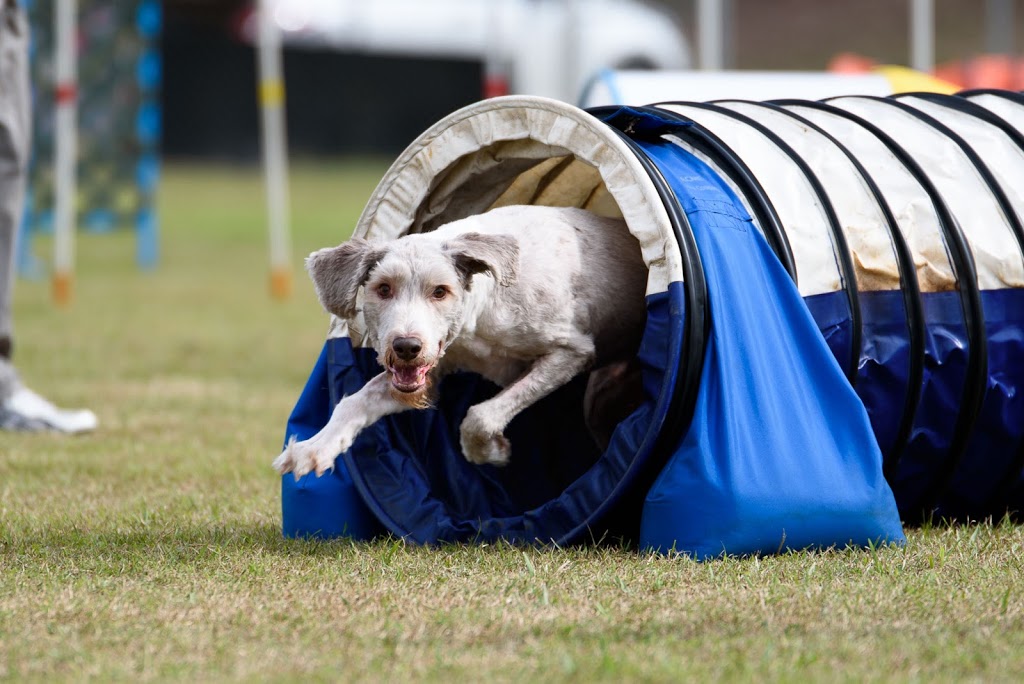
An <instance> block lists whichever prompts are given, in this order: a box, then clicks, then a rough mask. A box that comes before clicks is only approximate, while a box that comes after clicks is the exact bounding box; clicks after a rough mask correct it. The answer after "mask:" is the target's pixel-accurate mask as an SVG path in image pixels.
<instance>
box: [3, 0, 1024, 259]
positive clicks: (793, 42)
mask: <svg viewBox="0 0 1024 684" xmlns="http://www.w3.org/2000/svg"><path fill="white" fill-rule="evenodd" d="M59 2H60V0H58V2H50V1H45V2H44V1H40V0H32V1H30V2H29V3H28V6H29V10H30V17H31V22H32V26H33V36H34V51H33V52H34V54H33V64H34V73H35V85H36V96H35V103H36V116H35V121H36V139H35V145H34V164H33V182H32V188H33V192H32V196H31V201H30V207H29V208H30V211H29V214H28V217H27V221H26V231H27V233H29V235H28V236H27V238H28V239H27V240H25V241H24V245H25V248H24V249H23V258H22V259H21V267H22V268H21V270H22V272H23V273H25V274H29V275H31V274H35V275H39V274H40V273H41V272H43V271H45V263H44V262H45V259H44V260H43V261H42V262H41V261H40V260H39V258H38V257H37V256H35V255H34V254H33V252H32V251H31V250H30V247H29V245H30V243H31V237H32V235H31V233H32V232H33V231H36V232H40V233H46V232H47V231H50V230H52V223H53V203H54V197H53V186H54V179H53V170H52V169H53V163H52V159H53V149H54V137H55V128H54V124H53V120H54V117H53V109H54V106H53V104H54V98H53V93H54V91H55V75H54V67H53V64H54V54H55V52H54V51H55V45H54V39H53V35H54V30H53V26H54V9H53V8H54V7H55V6H57V5H58V4H59ZM257 5H258V3H257V1H256V0H163V1H162V2H161V1H160V0H117V1H116V2H115V1H113V0H79V2H77V8H76V16H77V29H76V31H77V32H76V39H77V45H76V52H77V58H78V67H77V76H78V91H77V92H78V94H79V97H78V102H77V107H78V109H77V123H78V129H79V134H78V136H77V155H78V160H79V162H78V178H79V183H78V187H77V190H76V208H77V216H78V221H77V224H78V227H79V228H83V229H86V230H91V231H97V232H102V231H107V230H111V229H113V228H115V227H119V226H132V227H134V228H135V229H136V231H137V232H138V233H139V235H140V244H139V247H138V250H137V255H136V258H137V260H138V261H139V263H140V264H141V265H143V266H153V265H155V264H156V263H157V262H158V255H159V237H158V226H159V216H158V214H157V213H156V210H155V202H156V198H157V191H158V183H159V179H160V167H161V164H171V165H174V164H196V163H200V164H210V163H219V164H230V165H235V166H238V165H242V166H245V165H255V164H257V163H258V162H259V160H260V159H261V129H260V110H259V100H258V97H257V93H258V89H257V85H258V82H259V78H260V77H259V75H258V73H257V63H258V59H257V55H256V46H257V44H258V43H259V30H258V21H257V18H258V12H257ZM266 6H267V11H268V14H269V15H271V23H272V25H273V28H274V30H275V31H276V33H277V39H279V40H280V42H281V45H282V47H281V49H280V54H281V61H282V63H283V73H282V77H283V83H284V84H285V86H284V91H283V92H284V96H283V99H282V102H281V104H283V105H284V110H283V111H284V117H283V121H284V128H285V131H286V140H287V152H286V153H285V154H286V157H287V158H291V159H293V160H299V161H300V162H301V160H320V161H323V160H337V159H344V158H353V157H359V158H367V157H371V158H376V159H379V160H387V159H389V158H391V157H393V156H394V155H396V154H397V153H398V152H399V151H401V150H402V149H403V148H404V147H405V146H406V145H407V144H408V143H409V142H410V141H411V140H412V139H413V138H415V137H416V136H417V135H418V134H419V133H421V132H422V131H424V130H425V129H426V128H427V127H429V126H430V125H431V124H432V123H434V122H435V121H437V120H438V119H440V118H441V117H443V116H444V115H446V114H448V113H449V112H451V111H453V110H455V109H457V108H459V107H461V106H464V105H466V104H469V103H471V102H474V101H476V100H479V99H481V98H482V97H486V96H490V95H496V94H504V93H508V92H511V93H529V94H538V95H546V96H551V97H557V98H559V99H562V100H566V101H570V102H580V100H581V97H583V94H584V93H585V92H586V91H587V86H588V84H591V85H592V84H593V83H594V81H595V79H598V78H600V75H601V74H602V73H606V72H603V71H602V70H651V71H658V70H670V71H674V72H681V73H687V72H688V71H691V70H698V69H699V70H704V71H707V70H720V69H723V70H729V71H734V70H739V71H746V70H756V71H781V72H793V71H799V72H817V73H823V72H829V73H836V72H842V73H851V72H856V73H871V72H872V70H873V69H876V68H877V67H878V65H886V64H893V65H909V66H914V67H917V68H918V69H920V70H922V71H926V72H932V73H934V74H936V75H937V76H938V77H940V78H942V79H944V80H946V81H948V82H950V83H952V84H954V85H956V86H958V87H1000V88H1011V89H1020V88H1022V87H1024V62H1022V61H1021V59H1020V58H1019V57H1018V54H1019V46H1022V45H1024V0H927V1H922V0H858V1H856V2H848V1H844V0H673V1H669V0H666V1H664V2H653V1H648V0H429V1H423V0H267V2H266ZM915 18H916V19H920V22H922V26H923V29H922V28H921V27H915V26H914V20H915ZM915 31H916V33H915ZM921 36H924V38H921ZM733 95H734V96H739V97H742V96H743V92H737V93H734V94H733ZM795 95H796V96H799V95H800V93H795ZM672 96H673V98H674V99H704V98H701V97H700V93H699V92H695V93H694V92H673V94H672Z"/></svg>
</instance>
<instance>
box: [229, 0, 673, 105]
mask: <svg viewBox="0 0 1024 684" xmlns="http://www.w3.org/2000/svg"><path fill="white" fill-rule="evenodd" d="M266 2H267V3H268V5H269V7H270V9H271V11H272V12H273V13H274V21H275V23H276V24H277V26H278V27H280V29H281V33H282V40H283V42H284V44H285V45H287V46H294V47H299V46H308V47H317V48H332V49H337V50H345V51H353V52H370V53H379V54H390V55H403V56H422V57H428V58H429V57H437V58H457V59H462V58H464V59H470V60H480V61H481V62H483V63H484V64H485V71H486V73H487V75H488V76H489V77H497V78H499V79H501V78H504V79H505V80H506V82H507V84H508V88H509V90H510V92H514V93H524V94H531V95H546V96H548V97H555V98H558V99H561V100H564V101H567V102H576V101H577V99H578V98H579V96H580V93H581V91H582V89H583V86H584V84H585V83H586V81H587V80H588V79H589V78H591V77H593V76H594V75H595V74H596V73H598V72H599V71H600V70H601V69H605V68H611V69H685V68H689V67H690V66H691V59H690V46H689V41H688V40H687V38H686V36H685V35H684V34H683V32H682V30H681V29H680V27H679V26H678V25H677V23H676V21H675V19H674V18H673V17H672V16H671V15H670V14H668V13H667V12H665V11H662V10H660V9H657V8H656V7H654V6H652V5H649V4H646V3H644V2H642V1H640V0H266ZM254 6H255V5H254ZM242 32H243V34H244V35H245V36H247V37H248V38H249V39H250V40H252V39H254V38H255V36H256V22H255V17H254V15H252V14H250V16H249V17H248V19H246V20H245V21H244V23H243V25H242Z"/></svg>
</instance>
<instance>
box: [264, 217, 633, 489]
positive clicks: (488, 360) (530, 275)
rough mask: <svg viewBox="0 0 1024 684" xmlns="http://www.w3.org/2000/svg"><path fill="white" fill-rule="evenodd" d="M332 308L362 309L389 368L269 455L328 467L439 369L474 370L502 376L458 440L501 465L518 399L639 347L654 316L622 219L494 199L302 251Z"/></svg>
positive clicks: (427, 385)
mask: <svg viewBox="0 0 1024 684" xmlns="http://www.w3.org/2000/svg"><path fill="white" fill-rule="evenodd" d="M306 266H307V268H308V270H309V273H310V276H311V277H312V279H313V283H314V284H315V286H316V291H317V295H318V296H319V298H320V301H321V303H322V304H323V306H324V308H325V309H326V310H327V311H329V312H330V313H333V314H335V315H336V316H340V317H342V318H351V317H353V316H354V315H355V314H356V313H357V296H358V292H359V289H360V287H362V288H363V302H362V312H363V317H364V319H365V323H366V331H367V343H368V344H372V346H373V347H374V349H375V350H376V351H377V355H378V359H379V362H380V364H381V365H382V366H383V367H384V368H385V371H384V372H382V373H381V374H380V375H378V376H376V377H375V378H373V379H371V380H370V381H369V382H368V383H367V384H366V385H365V386H364V387H363V388H362V389H361V390H359V391H358V392H356V393H355V394H353V395H351V396H347V397H345V398H344V399H342V400H341V401H340V402H339V403H338V405H337V406H336V407H335V409H334V412H333V414H332V415H331V418H330V420H329V421H328V423H327V425H326V426H324V428H323V429H322V430H321V431H320V432H319V433H317V434H316V435H314V436H313V437H311V438H310V439H308V440H305V441H302V442H295V441H292V442H290V443H289V444H288V446H287V447H286V448H285V450H284V452H283V453H282V454H281V455H280V456H279V457H278V458H277V459H276V460H275V461H274V467H275V468H276V469H277V470H278V471H279V472H282V473H285V472H294V473H295V474H296V477H298V476H300V475H303V474H305V473H308V472H310V471H316V473H317V474H321V473H323V472H324V471H325V470H327V469H328V468H331V467H332V466H333V464H334V459H335V457H336V456H337V455H338V454H339V453H341V452H343V451H345V450H347V449H348V448H349V447H350V446H351V445H352V442H353V440H354V439H355V437H356V435H357V434H358V433H359V432H360V430H362V429H363V428H365V427H367V426H368V425H371V424H372V423H374V422H375V421H377V420H379V419H380V418H382V417H384V416H387V415H389V414H393V413H397V412H399V411H404V410H407V409H410V408H424V407H426V406H428V405H429V404H430V402H431V392H432V388H433V386H434V384H435V383H436V380H437V378H438V377H439V376H440V375H441V374H443V373H446V372H449V371H452V370H466V371H472V372H475V373H479V374H480V375H482V376H483V377H485V378H487V379H489V380H491V381H492V382H494V383H496V384H498V385H499V386H501V387H503V389H502V391H501V392H499V393H498V394H497V395H496V396H494V397H493V398H491V399H489V400H487V401H484V402H481V403H480V404H477V405H476V406H473V407H471V408H470V409H469V412H468V414H467V415H466V418H465V420H464V421H463V423H462V426H461V446H462V452H463V454H464V455H465V457H466V458H467V459H468V460H470V461H472V462H473V463H491V464H495V465H502V464H504V463H506V462H507V461H508V458H509V451H510V448H509V442H508V440H507V439H506V438H505V436H504V435H503V434H502V432H503V430H504V429H505V426H506V425H508V423H509V421H511V420H512V418H513V417H514V416H515V415H516V414H518V413H519V412H520V411H522V410H523V409H525V408H527V407H528V406H530V405H532V404H533V403H535V402H536V401H537V400H539V399H541V398H542V397H544V396H546V395H547V394H549V393H551V392H552V391H553V390H555V389H557V388H558V387H560V386H562V385H564V384H565V383H566V382H568V381H569V380H570V379H572V378H573V377H574V376H575V375H577V374H579V373H581V372H583V371H585V370H587V369H589V368H591V367H598V366H602V365H605V364H608V363H610V362H613V361H620V360H623V359H628V358H631V357H632V356H633V355H634V354H635V352H636V348H637V345H638V344H639V340H640V335H641V334H642V332H643V323H644V317H645V306H644V292H645V288H646V280H647V268H646V266H645V265H644V262H643V260H642V258H641V255H640V249H639V245H638V244H637V242H636V240H635V239H634V238H633V237H632V235H630V233H629V231H628V230H627V228H626V225H625V223H624V222H623V221H621V220H616V219H608V218H601V217H598V216H596V215H595V214H592V213H590V212H587V211H584V210H581V209H567V208H551V207H534V206H514V207H505V208H501V209H494V210H492V211H489V212H487V213H485V214H481V215H478V216H472V217H469V218H466V219H462V220H459V221H454V222H452V223H449V224H447V225H444V226H441V227H440V228H438V229H437V230H435V231H432V232H429V233H422V234H413V235H407V236H404V237H401V238H399V239H397V240H393V241H390V242H383V243H375V242H369V241H367V240H363V239H359V238H354V239H352V240H350V241H348V242H345V243H343V244H341V245H339V246H338V247H333V248H329V249H322V250H319V251H317V252H314V253H313V254H311V255H310V256H309V258H308V259H307V261H306Z"/></svg>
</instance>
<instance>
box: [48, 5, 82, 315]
mask: <svg viewBox="0 0 1024 684" xmlns="http://www.w3.org/2000/svg"><path fill="white" fill-rule="evenodd" d="M76 5H77V3H76V0H57V2H56V6H55V10H56V12H55V17H54V34H55V38H54V71H55V77H56V78H55V80H56V88H55V93H54V100H55V109H56V131H55V139H54V167H55V168H54V182H53V186H54V188H53V192H54V240H53V251H54V254H53V297H54V300H55V301H56V302H57V303H58V304H60V305H67V304H68V303H70V301H71V287H72V278H73V273H74V265H75V223H76V207H75V197H76V194H77V189H76V178H75V166H76V162H77V158H78V149H77V148H78V139H77V135H78V131H77V128H76V125H75V118H76V116H75V114H76V103H75V101H76V98H77V92H76V90H77V84H76V72H77V54H76V48H77V45H76V38H75V25H76V21H75V15H76V9H77V7H76Z"/></svg>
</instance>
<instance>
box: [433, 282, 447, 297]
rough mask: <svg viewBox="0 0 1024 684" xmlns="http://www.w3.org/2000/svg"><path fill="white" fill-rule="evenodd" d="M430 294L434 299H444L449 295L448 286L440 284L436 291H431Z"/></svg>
mask: <svg viewBox="0 0 1024 684" xmlns="http://www.w3.org/2000/svg"><path fill="white" fill-rule="evenodd" d="M430 296H431V297H433V298H434V299H444V298H445V297H447V296H448V288H447V287H445V286H444V285H438V286H437V287H435V288H434V291H433V292H431V293H430Z"/></svg>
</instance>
